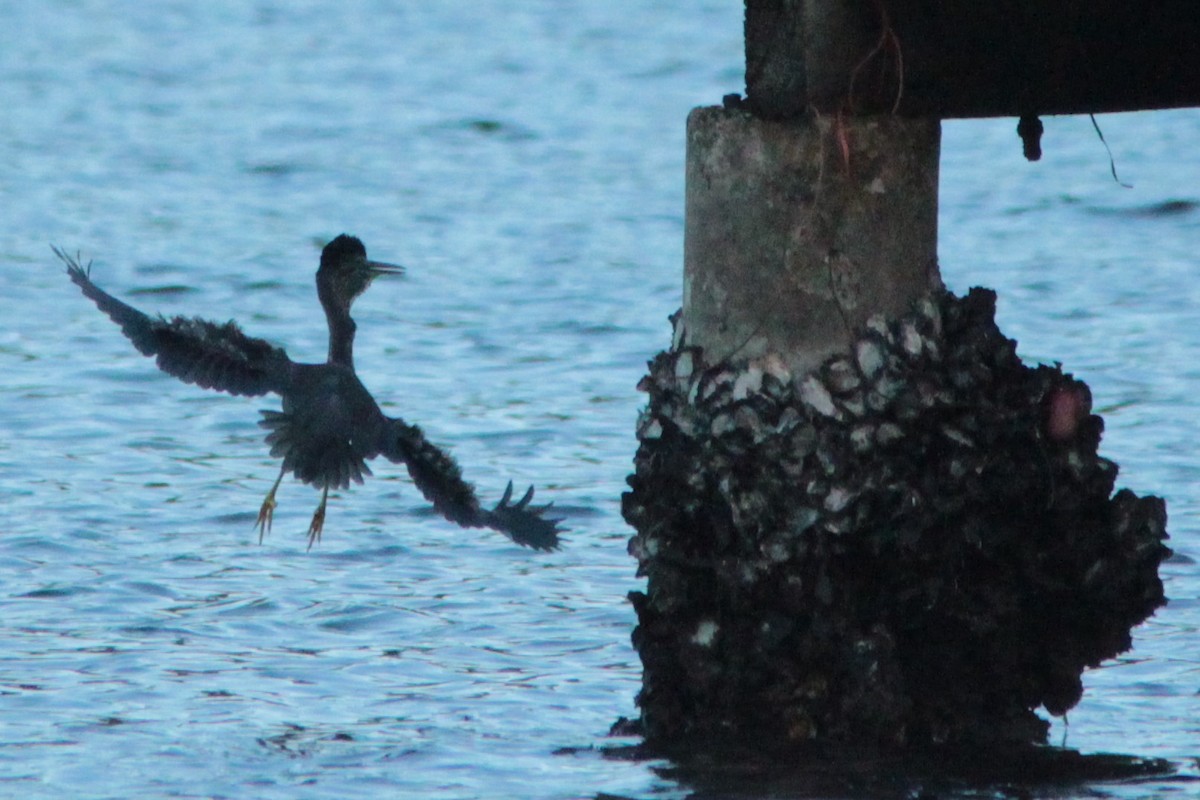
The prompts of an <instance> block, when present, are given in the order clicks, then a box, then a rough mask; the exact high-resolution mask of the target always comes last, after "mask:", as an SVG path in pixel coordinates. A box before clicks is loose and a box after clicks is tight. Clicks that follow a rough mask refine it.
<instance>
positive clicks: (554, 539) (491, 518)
mask: <svg viewBox="0 0 1200 800" xmlns="http://www.w3.org/2000/svg"><path fill="white" fill-rule="evenodd" d="M512 494H513V485H512V481H509V482H508V487H507V488H506V489H505V490H504V496H503V497H501V498H500V502H499V503H497V504H496V507H495V508H493V509H492V510H491V511H489V512H487V514H486V524H487V526H488V527H489V528H492V529H494V530H498V531H500V532H501V533H504V534H506V535H507V536H508V537H509V538H510V539H512V540H513V541H514V542H516V543H517V544H519V545H524V546H525V547H532V548H533V549H534V550H556V549H558V545H559V542H558V534H559V533H560V532H562V529H560V528H559V527H558V523H560V522H562V520H561V519H554V518H547V517H544V516H542V515H543V514H545V513H546V511H547V510H548V509H549V508H550V506H551V505H552V504H551V503H547V504H546V505H544V506H535V505H532V501H533V487H532V486H530V487H529V490H528V491H527V492H525V495H524V496H523V497H522V498H521V499H520V500H518V501H517V502H516V503H513V504H512V505H509V501H510V500H512Z"/></svg>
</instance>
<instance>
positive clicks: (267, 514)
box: [254, 470, 283, 544]
mask: <svg viewBox="0 0 1200 800" xmlns="http://www.w3.org/2000/svg"><path fill="white" fill-rule="evenodd" d="M281 480H283V470H280V471H279V477H278V478H276V479H275V485H274V486H272V487H271V491H269V492H267V497H266V499H265V500H263V504H262V507H261V508H259V509H258V521H257V522H255V523H254V527H256V528H258V543H259V544H262V542H263V537H264V536H266V535H267V533H268V532H270V530H271V520H272V519H273V518H274V517H275V490H276V489H278V488H279V482H280V481H281Z"/></svg>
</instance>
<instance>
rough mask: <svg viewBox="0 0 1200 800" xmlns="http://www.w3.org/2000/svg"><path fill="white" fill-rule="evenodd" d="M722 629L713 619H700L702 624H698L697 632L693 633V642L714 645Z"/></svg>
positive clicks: (703, 645) (704, 645)
mask: <svg viewBox="0 0 1200 800" xmlns="http://www.w3.org/2000/svg"><path fill="white" fill-rule="evenodd" d="M720 629H721V628H720V626H719V625H717V623H716V622H714V621H712V620H711V619H703V620H700V624H699V625H697V626H696V632H695V633H693V634H692V644H698V645H700V646H701V647H712V644H713V640H715V639H716V638H717V631H719V630H720Z"/></svg>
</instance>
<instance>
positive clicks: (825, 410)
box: [800, 375, 838, 418]
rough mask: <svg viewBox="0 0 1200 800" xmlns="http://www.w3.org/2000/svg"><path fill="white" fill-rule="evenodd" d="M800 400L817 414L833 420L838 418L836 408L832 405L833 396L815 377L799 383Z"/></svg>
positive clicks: (812, 376)
mask: <svg viewBox="0 0 1200 800" xmlns="http://www.w3.org/2000/svg"><path fill="white" fill-rule="evenodd" d="M800 399H801V400H803V401H804V404H805V405H807V406H808V407H809V408H811V409H812V410H813V411H816V412H817V413H818V414H824V415H825V416H827V417H835V418H836V417H837V416H838V410H837V407H836V406H834V404H833V396H832V395H831V394H830V393H829V390H828V389H826V388H825V385H824V384H823V383H821V381H820V380H818V379H817V376H815V375H809V376H808V377H807V378H805V379H804V380H803V381H801V382H800Z"/></svg>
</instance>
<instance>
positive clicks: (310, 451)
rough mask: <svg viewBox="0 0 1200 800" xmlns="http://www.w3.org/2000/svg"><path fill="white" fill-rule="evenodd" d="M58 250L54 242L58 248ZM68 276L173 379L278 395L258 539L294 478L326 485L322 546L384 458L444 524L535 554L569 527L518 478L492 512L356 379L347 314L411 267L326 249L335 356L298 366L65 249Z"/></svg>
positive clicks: (313, 529) (362, 252) (317, 529)
mask: <svg viewBox="0 0 1200 800" xmlns="http://www.w3.org/2000/svg"><path fill="white" fill-rule="evenodd" d="M52 247H53V246H52ZM53 250H54V253H55V254H56V255H57V256H58V257H59V258H60V259H62V260H63V262H64V263H65V264H66V265H67V274H68V275H69V276H70V278H71V280H72V281H73V282H74V283H75V285H76V286H78V287H79V288H80V289H81V290H82V291H83V293H84V295H85V296H86V297H88V298H89V299H90V300H91V301H92V302H94V303H95V304H96V306H97V307H98V308H99V309H100V310H101V311H103V312H104V313H105V314H107V315H108V316H109V317H110V318H111V319H112V320H113V322H115V323H117V324H118V325H120V326H121V331H122V333H124V334H125V336H127V337H128V338H129V340H130V341H131V342H133V344H134V346H135V347H136V348H137V349H138V351H139V352H141V353H142V354H143V355H147V356H154V357H155V358H156V360H157V362H158V366H159V368H160V369H162V370H163V371H164V372H166V373H167V374H168V375H173V376H175V377H176V378H179V379H180V380H182V381H184V382H185V383H194V384H196V385H197V386H200V387H202V388H205V389H215V390H217V391H221V392H228V393H230V394H233V395H250V396H253V395H264V394H268V393H271V392H273V393H275V394H277V395H279V396H280V397H281V398H282V399H283V410H282V411H263V412H262V413H263V419H262V420H261V421H260V422H259V424H260V425H261V426H262V427H264V428H267V429H268V430H269V431H270V433H269V434H267V437H266V441H267V444H269V445H270V446H271V455H272V456H279V457H282V458H283V466H282V469H281V470H280V472H279V478H278V479H276V481H275V485H274V486H272V487H271V491H270V492H268V494H267V497H266V499H265V500H263V504H262V507H261V509H260V510H259V514H258V521H257V523H256V527H257V528H258V530H259V542H260V543H261V542H262V537H263V535H264V534H265V533H266V532H267V531H269V530H270V529H271V519H272V515H273V512H274V510H275V491H276V489H278V488H279V483H280V481H282V480H283V476H284V475H286V474H287V473H288V472H291V473H293V474H294V475H295V476H296V477H297V478H299V479H300V480H301V481H303V482H304V483H307V484H311V485H313V486H316V487H317V488H319V489H321V504H320V505H319V506H318V507H317V510H316V512H315V513H314V514H313V518H312V524H311V525H310V526H309V529H308V546H309V547H310V548H311V547H312V545H313V543H314V542H317V541H320V539H321V530H322V528H323V527H324V524H325V504H326V501H327V499H328V496H329V490H330V489H346V488H348V487H349V485H350V482H351V481H354V482H355V483H362V482H363V476H364V475H370V474H371V470H370V468H369V467H368V466H367V463H366V462H367V460H368V459H372V458H375V457H376V456H383V457H384V458H386V459H388V460H389V461H393V462H403V464H404V465H405V466H406V467H407V468H408V473H409V475H410V476H411V477H412V480H413V483H415V484H416V486H417V488H418V489H420V490H421V493H422V494H423V495H424V496H425V499H427V500H428V501H429V502H430V503H432V504H433V506H434V508H436V509H437V510H438V511H439V512H440V513H441V514H442V516H444V517H445V518H446V519H448V520H450V521H451V522H455V523H458V524H459V525H461V526H463V527H466V528H480V527H488V528H492V529H494V530H497V531H500V532H501V533H504V534H506V535H507V536H508V537H509V538H511V539H512V540H513V541H514V542H516V543H517V544H521V545H525V546H527V547H532V548H534V549H537V550H552V549H554V548H556V547H557V546H558V534H559V532H560V531H559V527H558V522H559V521H560V520H556V519H549V518H547V517H546V516H545V512H546V509H548V508H549V506H548V505H546V506H534V505H531V501H532V499H533V487H532V486H531V487H530V488H529V490H528V491H527V492H526V493H525V495H524V497H522V498H521V499H520V500H518V501H517V502H516V503H511V502H510V501H511V500H512V482H511V481H510V482H509V484H508V488H507V489H505V491H504V496H503V497H502V498H501V500H500V502H499V503H498V504H497V505H496V506H495V507H494V508H492V509H490V510H488V509H485V508H483V507H482V506H481V505H480V503H479V500H478V498H477V497H476V496H475V491H474V489H473V487H472V486H471V484H469V483H467V482H466V481H464V480H463V477H462V471H461V470H460V469H459V467H458V464H456V463H455V461H454V459H453V458H451V457H450V456H449V455H448V454H446V453H445V452H443V451H442V450H440V449H438V448H437V447H436V446H434V445H433V444H430V443H429V441H427V440H426V439H425V436H424V434H423V433H422V432H421V429H420V428H418V427H417V426H415V425H409V424H408V423H406V422H404V420H401V419H394V418H391V417H388V416H385V415H384V414H383V412H382V411H380V409H379V406H378V404H377V403H376V402H375V398H373V397H372V396H371V393H370V392H368V391H367V389H366V387H364V386H363V385H362V382H361V381H359V379H358V376H357V375H356V374H355V372H354V353H353V348H354V331H355V327H356V326H355V323H354V320H353V319H351V317H350V306H351V304H352V303H353V302H354V300H355V298H357V297H358V296H359V295H361V294H362V293H363V292H364V291H366V289H367V287H368V286H370V285H371V282H372V281H374V280H375V279H376V278H377V277H379V276H381V275H401V274H403V272H404V269H403V268H402V267H397V266H393V265H391V264H381V263H378V262H375V261H370V260H368V259H367V251H366V248H365V247H363V243H362V242H361V241H359V240H358V239H357V238H355V237H353V236H347V235H345V234H342V235H341V236H338V237H337V238H336V239H334V240H333V241H332V242H330V243H329V244H328V245H326V246H325V249H324V250H322V251H321V266H320V268H319V269H318V270H317V296H318V297H319V298H320V300H321V305H322V307H323V308H324V309H325V317H326V320H327V321H328V323H329V357H328V358H327V359H326V361H325V363H324V364H299V363H296V362H295V361H292V360H291V359H290V358H288V355H287V353H285V352H284V351H283V349H282V348H279V347H275V346H274V345H272V344H270V343H269V342H266V341H264V340H263V339H255V338H253V337H250V336H247V335H246V334H245V333H243V332H242V330H241V329H240V328H239V327H238V326H237V324H236V323H234V322H226V323H224V324H217V323H213V322H209V321H207V320H203V319H198V318H194V317H193V318H187V317H175V318H173V319H166V318H164V317H161V316H158V317H151V316H149V315H147V314H143V313H142V312H141V311H138V310H137V309H135V308H133V307H131V306H129V305H126V304H125V303H123V302H121V301H120V300H118V299H116V298H115V297H113V296H112V295H109V294H108V293H106V292H104V291H103V290H101V289H100V288H99V287H97V286H96V285H95V284H94V283H92V281H91V278H90V271H91V263H90V262H89V263H88V265H87V267H86V268H84V267H82V266H80V263H79V258H78V256H76V257H74V258H72V257H71V256H69V255H67V254H66V253H64V252H63V251H62V250H60V249H59V248H57V247H53Z"/></svg>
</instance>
